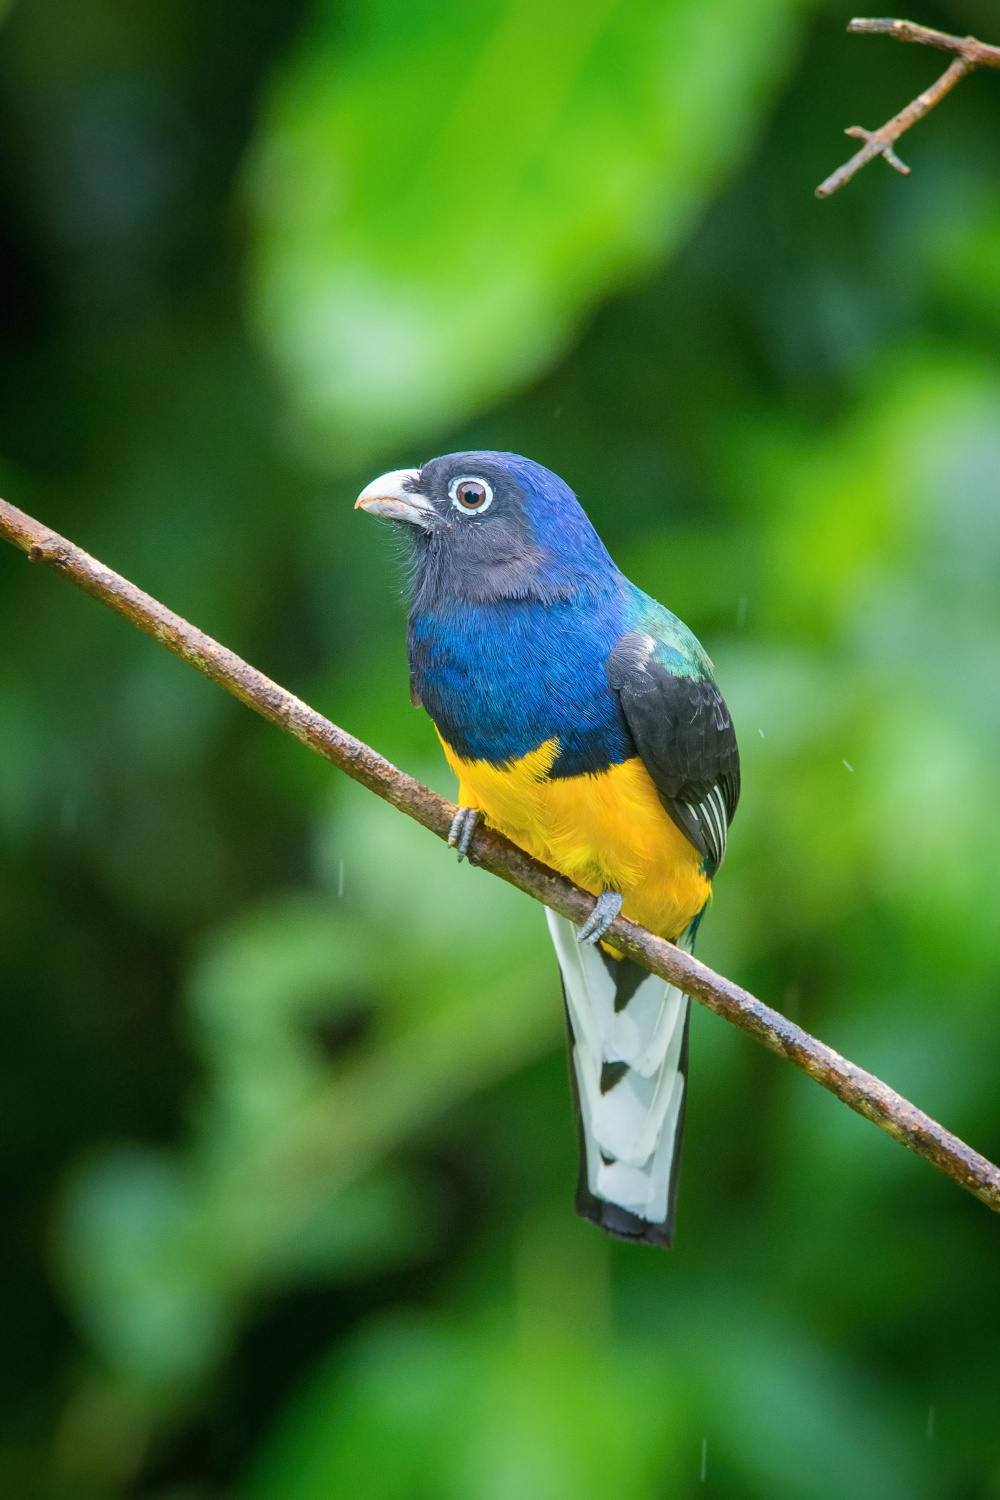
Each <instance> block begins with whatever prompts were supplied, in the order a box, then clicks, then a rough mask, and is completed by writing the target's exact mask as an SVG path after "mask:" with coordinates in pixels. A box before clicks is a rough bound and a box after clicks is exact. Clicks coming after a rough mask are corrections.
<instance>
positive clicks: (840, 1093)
mask: <svg viewBox="0 0 1000 1500" xmlns="http://www.w3.org/2000/svg"><path fill="white" fill-rule="evenodd" d="M0 537H3V538H4V539H5V540H6V541H8V542H11V543H12V544H13V545H14V546H15V547H18V548H20V550H21V551H22V552H27V554H28V556H29V558H30V559H31V561H32V562H41V563H44V564H45V565H46V566H47V567H49V568H51V569H52V570H53V571H54V572H56V573H61V574H62V575H63V576H64V577H66V578H68V579H70V581H71V582H72V583H75V584H76V585H77V587H78V588H81V589H83V591H84V592H85V593H87V594H90V595H91V596H92V597H93V598H94V599H97V600H99V602H100V603H102V604H106V605H107V606H108V608H109V609H113V610H114V611H115V612H116V613H117V614H120V615H123V616H124V618H125V619H126V620H129V621H130V622H131V623H132V624H133V625H135V626H137V627H138V628H139V629H140V630H142V631H144V632H145V633H146V635H150V636H152V637H153V639H154V640H157V641H159V642H160V644H161V645H163V646H166V647H167V649H168V650H169V651H173V652H174V654H175V655H176V656H179V657H181V658H182V660H184V661H186V662H188V663H189V664H190V665H191V666H192V667H195V668H196V669H197V670H198V671H199V672H202V673H204V675H205V676H206V677H210V678H211V679H212V681H213V682H217V683H218V684H219V686H220V687H224V688H225V689H226V691H227V692H229V693H232V694H233V696H234V697H236V698H239V700H240V702H241V703H245V704H246V705H247V707H248V708H252V709H254V710H255V711H256V712H257V713H259V714H261V715H263V717H264V718H265V719H268V720H270V722H271V723H272V724H277V725H278V727H279V728H281V729H285V730H287V731H288V733H289V734H293V735H295V737H296V739H299V740H301V741H302V743H303V744H304V745H307V746H308V747H309V749H310V750H315V751H316V753H317V754H318V755H322V756H323V757H324V759H326V760H328V761H329V762H330V763H331V765H334V766H337V767H339V769H340V770H342V771H346V772H347V774H348V776H351V777H353V778H354V780H355V781H360V782H361V784H362V785H363V786H366V787H368V789H369V791H372V792H375V793H376V795H377V796H379V797H383V798H384V799H385V800H386V801H387V802H391V803H392V805H393V806H394V807H397V808H399V810H400V812H404V813H406V814H407V815H408V816H409V817H411V818H415V819H416V821H417V822H418V823H421V824H422V825H423V826H424V828H427V829H429V830H430V831H431V833H435V834H437V836H438V838H440V839H447V837H448V830H449V829H450V827H451V822H452V819H453V817H454V815H455V812H456V809H455V808H454V807H453V806H452V804H451V803H450V802H446V801H445V799H444V798H443V797H439V796H438V795H437V793H436V792H432V791H431V790H430V788H429V787H426V786H423V785H422V784H421V782H419V781H416V780H414V778H413V777H412V776H407V775H406V774H405V773H404V772H402V771H400V770H397V768H396V767H395V766H393V765H391V764H390V763H389V761H387V760H385V759H383V757H382V756H381V755H379V754H378V752H377V751H375V750H372V749H371V748H370V747H369V746H368V745H365V744H364V743H362V741H361V740H357V739H355V738H354V736H353V735H350V734H347V733H345V731H344V730H343V729H338V728H337V726H336V725H335V724H331V723H330V721H329V719H324V718H323V716H322V715H321V714H318V713H316V711H315V710H314V709H312V708H310V707H309V706H308V704H306V703H303V702H302V700H301V699H300V698H296V697H295V696H294V695H293V694H292V693H289V692H287V691H286V690H285V689H284V688H283V687H279V686H278V684H277V683H275V682H272V681H271V680H270V678H268V677H265V676H264V675H263V673H262V672H258V671H256V670H255V668H253V667H251V666H249V665H248V664H247V663H246V662H245V661H243V660H242V659H241V658H240V657H238V656H237V655H236V654H235V653H234V652H232V651H228V650H227V649H226V647H225V646H220V645H219V644H218V642H217V641H213V640H212V639H211V637H210V636H207V635H204V634H202V632H201V631H200V630H197V629H196V628H195V627H194V626H193V625H189V624H188V622H187V621H186V620H183V619H181V617H180V615H175V614H174V613H173V612H172V611H171V610H169V609H166V608H165V607H164V606H163V605H162V604H160V603H159V602H158V601H157V600H156V599H153V598H151V597H150V595H149V594H145V593H143V592H142V590H141V589H138V588H136V586H135V584H133V583H129V581H128V580H127V579H126V578H122V577H121V576H120V575H119V574H118V573H113V572H112V571H111V569H110V568H106V567H105V566H104V564H103V563H100V562H98V561H97V560H96V558H93V557H90V556H89V555H88V554H87V553H86V552H84V551H82V550H81V549H80V548H79V547H76V546H74V545H73V543H72V542H68V541H66V540H65V538H63V537H61V536H58V535H57V534H56V533H55V532H53V531H49V530H48V528H47V527H45V526H43V525H41V523H40V522H38V521H36V520H34V519H33V518H32V517H31V516H27V515H25V514H24V512H23V511H20V510H17V509H16V508H15V507H14V506H13V505H8V504H7V502H6V501H3V500H0ZM470 859H471V860H472V862H473V863H474V864H477V865H480V866H481V867H482V868H483V869H484V870H489V871H490V872H491V873H492V874H494V875H499V876H500V878H501V879H502V880H506V881H508V882H509V883H510V884H511V885H514V886H517V887H518V889H519V890H522V891H524V892H525V893H526V894H527V895H529V896H533V897H534V899H535V900H536V901H541V902H542V903H543V904H544V905H546V906H551V907H552V909H553V910H554V911H557V912H559V913H561V915H562V916H564V917H569V918H570V919H571V920H572V921H574V922H577V923H580V922H583V921H584V920H585V918H586V917H588V916H589V915H590V912H591V910H592V909H593V905H594V898H593V896H590V895H588V894H587V893H586V892H585V891H581V890H580V889H579V888H578V887H577V886H575V885H573V884H571V882H570V881H568V880H565V879H564V878H563V877H562V876H561V875H557V874H556V873H555V871H553V870H549V869H547V868H546V867H545V865H542V864H539V862H538V861H537V860H535V859H532V858H531V856H530V855H528V854H525V853H524V851H523V850H522V849H519V848H517V846H516V845H514V844H511V843H509V842H508V840H507V839H505V838H503V837H502V836H501V835H500V834H498V833H495V832H493V831H492V830H491V829H489V828H483V827H481V826H480V827H479V828H478V829H477V831H476V833H475V836H474V838H473V842H472V847H471V851H470ZM607 940H608V941H609V942H611V943H613V945H614V946H615V947H616V948H618V949H619V950H620V951H621V952H622V953H625V954H627V955H628V957H629V958H634V959H635V960H636V961H637V962H638V963H640V964H642V965H643V966H644V967H645V968H647V969H649V970H651V972H652V973H654V974H659V975H660V976H661V977H662V978H663V979H668V980H670V982H671V983H672V984H676V985H677V986H678V987H679V988H680V989H682V990H683V991H684V992H685V994H688V995H691V996H693V997H694V999H695V1000H698V1001H699V1002H700V1003H701V1004H702V1005H704V1006H706V1007H707V1008H708V1009H709V1010H712V1011H714V1012H715V1014H716V1015H717V1016H722V1017H723V1019H725V1020H727V1021H731V1022H732V1023H733V1025H734V1026H738V1027H739V1028H740V1029H741V1030H742V1031H745V1032H747V1033H748V1035H750V1036H752V1037H753V1038H754V1039H755V1040H756V1041H758V1042H760V1043H761V1044H762V1045H763V1046H765V1047H768V1048H770V1050H771V1051H772V1052H776V1053H777V1054H778V1056H779V1057H784V1058H786V1059H787V1060H788V1061H789V1062H791V1063H794V1064H795V1066H796V1067H797V1068H801V1070H802V1072H803V1073H808V1075H809V1077H810V1078H813V1079H815V1081H816V1082H817V1083H820V1084H822V1085H823V1087H824V1088H825V1089H829V1090H830V1092H831V1093H832V1094H836V1096H837V1098H838V1099H840V1100H842V1102H843V1103H844V1104H847V1105H849V1106H850V1108H851V1109H853V1110H855V1111H856V1112H857V1113H858V1114H859V1115H863V1116H864V1117H865V1119H866V1120H871V1122H872V1123H873V1124H874V1125H878V1126H879V1128H880V1129H882V1130H884V1131H885V1132H886V1133H887V1134H888V1135H891V1136H892V1137H893V1139H894V1140H897V1141H899V1142H901V1144H902V1145H904V1146H908V1147H909V1148H910V1150H911V1151H915V1152H916V1153H917V1155H918V1156H922V1157H924V1158H925V1160H927V1161H929V1162H930V1163H931V1164H932V1165H933V1166H935V1167H937V1168H938V1170H939V1171H941V1172H945V1173H947V1175H948V1176H949V1177H953V1178H954V1179H955V1181H956V1182H957V1183H959V1185H960V1186H961V1187H963V1188H965V1189H966V1191H968V1192H970V1193H973V1194H974V1195H975V1196H976V1197H977V1198H979V1199H980V1200H981V1201H982V1202H983V1203H985V1204H986V1205H987V1207H989V1208H991V1209H993V1211H994V1213H1000V1168H998V1167H996V1166H994V1165H993V1163H992V1162H990V1161H987V1159H986V1158H985V1157H984V1156H980V1155H979V1153H978V1152H976V1151H973V1150H972V1148H971V1147H970V1146H967V1145H966V1144H965V1142H964V1141H961V1140H959V1138H958V1137H957V1136H954V1135H952V1134H951V1133H950V1132H949V1131H947V1130H945V1129H943V1128H942V1126H940V1125H938V1124H937V1122H936V1121H934V1120H932V1119H931V1118H930V1117H929V1116H928V1115H925V1114H924V1113H923V1112H922V1111H921V1110H919V1109H917V1108H916V1107H915V1106H914V1105H912V1104H911V1103H910V1102H909V1100H907V1099H904V1098H903V1097H902V1096H901V1095H900V1094H897V1093H895V1092H894V1090H892V1089H890V1088H889V1087H888V1086H887V1085H886V1084H884V1083H882V1082H881V1080H880V1079H878V1078H875V1077H874V1076H873V1075H872V1074H871V1073H866V1072H865V1071H864V1070H863V1069H862V1068H859V1067H856V1066H855V1064H854V1063H852V1062H849V1061H848V1060H847V1059H846V1058H844V1057H841V1056H840V1054H839V1053H837V1052H834V1051H833V1049H832V1048H831V1047H827V1046H826V1045H825V1043H823V1042H820V1041H817V1039H816V1038H815V1037H812V1036H810V1035H809V1033H808V1032H806V1031H803V1030H802V1029H801V1028H800V1027H798V1026H796V1025H794V1023H793V1022H791V1021H789V1020H788V1019H787V1018H786V1017H785V1016H783V1015H781V1014H780V1013H779V1012H778V1011H775V1010H771V1009H770V1008H769V1007H768V1006H766V1005H764V1004H763V1002H762V1001H760V1000H758V999H756V997H755V996H753V995H751V994H750V993H749V992H748V991H747V990H744V989H741V988H740V986H739V985H737V984H733V983H732V981H731V980H729V979H724V978H723V977H722V976H721V975H720V974H715V973H713V971H712V970H711V969H709V968H707V967H706V965H705V964H702V963H699V962H698V960H697V959H696V958H691V957H690V956H689V955H688V954H686V953H682V952H681V950H680V949H679V948H676V947H674V945H673V944H672V943H668V942H665V941H664V939H663V938H659V937H655V936H654V935H653V934H652V933H651V932H647V931H646V929H645V928H644V927H639V926H638V925H637V924H636V923H635V922H630V921H628V920H626V919H625V918H624V917H619V918H618V919H617V920H616V921H615V922H614V923H613V924H612V926H611V927H610V928H609V929H608V932H607Z"/></svg>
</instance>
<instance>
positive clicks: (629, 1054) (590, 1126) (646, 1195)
mask: <svg viewBox="0 0 1000 1500" xmlns="http://www.w3.org/2000/svg"><path fill="white" fill-rule="evenodd" d="M545 915H546V917H547V919H548V924H549V931H550V933H551V934H552V941H553V943H554V944H555V950H556V955H557V957H558V959H559V969H560V972H561V974H562V982H563V993H564V995H565V998H566V1014H567V1019H568V1022H569V1041H570V1051H571V1065H570V1073H571V1077H572V1079H573V1084H574V1092H575V1095H576V1103H577V1109H578V1114H579V1125H580V1180H579V1184H578V1186H577V1194H576V1207H577V1212H578V1213H580V1214H581V1215H582V1216H583V1217H584V1218H585V1219H592V1220H593V1221H594V1223H596V1224H600V1225H601V1227H602V1228H603V1229H606V1230H607V1231H608V1232H609V1233H610V1234H614V1235H618V1236H619V1237H620V1238H622V1239H629V1240H641V1241H646V1242H647V1243H649V1244H654V1245H665V1246H669V1245H670V1244H671V1242H672V1240H673V1233H674V1210H675V1204H676V1199H677V1178H678V1171H679V1167H680V1151H681V1136H682V1133H683V1129H684V1103H685V1095H686V1091H687V1062H688V1024H689V1018H690V1012H691V1002H690V1000H689V999H688V997H687V996H686V995H683V994H682V993H681V991H680V990H678V989H676V988H675V987H674V986H673V985H672V984H668V983H667V982H666V980H664V979H660V978H659V977H658V976H657V975H655V974H650V973H648V972H647V970H645V969H643V968H642V967H641V966H640V965H639V964H636V963H633V962H632V960H631V959H627V958H621V959H615V958H612V957H611V956H610V955H609V954H607V953H605V952H604V950H603V949H602V948H601V947H600V946H598V947H591V946H590V945H589V944H580V943H579V942H577V932H578V929H577V928H576V927H575V926H574V925H573V923H572V922H569V921H567V920H566V918H565V917H560V916H557V914H556V913H555V912H553V911H549V910H548V909H546V912H545ZM679 946H681V947H684V948H685V949H686V951H688V952H689V951H690V947H689V945H688V944H686V943H684V942H682V943H681V944H679Z"/></svg>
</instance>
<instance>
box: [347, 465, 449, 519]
mask: <svg viewBox="0 0 1000 1500" xmlns="http://www.w3.org/2000/svg"><path fill="white" fill-rule="evenodd" d="M419 479H420V470H419V469H393V470H392V471H391V473H389V474H381V475H380V476H379V477H378V479H373V480H372V482H371V484H367V485H365V487H364V489H363V490H362V491H361V494H360V495H359V496H358V498H357V500H356V501H355V502H354V509H355V510H366V511H368V513H369V514H370V515H373V516H386V517H387V518H388V519H389V520H390V521H405V522H406V524H407V525H408V526H422V527H423V528H424V530H425V531H426V530H429V528H430V527H431V525H432V524H433V518H434V507H433V505H431V502H430V501H429V500H428V499H427V497H426V496H425V495H421V494H420V493H419V492H418V491H417V490H416V489H414V488H412V486H415V485H416V484H417V482H418V480H419ZM407 486H411V488H407Z"/></svg>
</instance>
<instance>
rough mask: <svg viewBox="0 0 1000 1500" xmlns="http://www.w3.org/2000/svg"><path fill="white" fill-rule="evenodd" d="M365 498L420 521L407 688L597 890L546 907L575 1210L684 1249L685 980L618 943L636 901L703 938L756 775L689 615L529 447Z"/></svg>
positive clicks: (554, 859)
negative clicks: (601, 529) (575, 1156)
mask: <svg viewBox="0 0 1000 1500" xmlns="http://www.w3.org/2000/svg"><path fill="white" fill-rule="evenodd" d="M355 508H356V509H357V508H360V509H361V510H364V511H366V512H368V513H369V514H371V515H374V516H380V517H383V518H387V519H388V520H391V521H393V522H395V523H397V525H399V526H400V527H402V528H405V531H406V533H407V534H408V535H409V537H410V539H411V541H412V554H413V576H412V602H411V605H410V612H409V618H408V624H407V654H408V658H409V668H410V697H411V700H412V701H413V703H414V704H415V705H416V706H417V707H421V706H422V707H423V708H424V709H425V710H426V711H427V713H428V714H429V715H430V717H431V719H432V721H433V723H434V727H435V729H436V731H437V735H438V738H439V739H440V741H441V745H442V747H443V750H444V754H445V756H446V758H447V760H448V762H449V763H450V765H451V767H452V769H453V770H454V772H455V774H456V775H457V777H458V798H457V805H458V811H457V813H456V814H455V818H454V822H453V823H452V826H451V831H450V834H449V838H448V842H449V844H450V845H451V846H452V847H453V848H455V849H456V850H457V853H458V858H459V860H461V859H463V858H464V857H465V856H466V854H468V852H469V848H470V843H471V841H472V838H473V835H474V832H475V829H476V827H477V825H478V823H479V822H480V821H481V820H482V821H484V822H485V823H486V825H487V826H488V827H490V828H494V829H497V830H499V832H501V833H502V834H504V835H506V837H507V838H509V839H510V840H512V841H513V843H515V844H517V845H518V846H519V847H520V848H522V849H524V850H526V851H527V852H528V853H529V854H532V855H534V856H535V857H536V858H537V859H539V860H541V861H543V862H544V863H545V864H547V865H549V866H551V867H552V868H554V869H556V870H558V871H559V872H560V873H561V874H563V875H565V876H567V877H568V878H569V879H570V880H573V881H575V882H576V884H577V885H579V886H581V887H583V889H584V890H586V891H589V892H590V893H591V894H592V895H593V896H594V897H595V898H596V900H595V904H594V908H593V911H592V913H591V915H590V916H589V918H588V920H587V921H586V922H585V923H583V924H582V925H580V926H579V927H577V926H576V925H574V924H573V923H572V922H570V921H569V920H568V919H566V918H565V917H562V916H560V915H558V914H557V913H555V912H553V911H551V910H549V909H548V908H546V919H547V921H548V926H549V930H550V933H551V936H552V940H553V944H554V946H555V950H556V956H557V959H558V963H559V970H560V974H561V978H562V985H563V997H564V1002H565V1012H566V1019H567V1031H568V1042H569V1050H570V1082H571V1086H572V1092H573V1096H574V1103H575V1107H576V1114H577V1122H578V1134H579V1141H580V1172H579V1179H578V1183H577V1189H576V1209H577V1212H578V1213H579V1214H580V1215H581V1216H582V1217H583V1218H585V1219H590V1220H591V1221H593V1222H594V1223H596V1224H598V1225H599V1226H600V1227H601V1228H603V1229H604V1230H606V1231H607V1232H608V1233H609V1234H611V1235H614V1236H616V1237H618V1238H620V1239H625V1240H630V1241H633V1242H640V1243H646V1244H652V1245H661V1246H664V1247H669V1246H670V1245H671V1244H672V1243H673V1238H674V1228H675V1219H676V1204H677V1188H678V1180H679V1169H680V1148H681V1139H682V1135H683V1126H684V1110H685V1103H686V1096H687V1073H688V1032H689V1021H690V1000H689V999H688V998H687V996H685V995H683V994H681V992H680V991H679V990H678V989H676V988H675V987H674V986H672V985H670V984H668V983H667V982H666V981H665V980H663V979H661V978H659V977H658V976H656V975H652V974H650V973H649V972H648V971H647V970H645V969H643V968H642V967H641V966H640V965H639V964H637V963H635V962H634V961H632V960H630V959H628V958H625V957H622V956H620V955H619V954H618V953H617V952H616V951H615V950H614V949H613V947H612V946H611V945H610V944H606V943H603V942H602V939H603V938H604V935H605V933H606V932H607V929H608V927H609V926H610V925H611V923H612V922H613V921H614V919H615V917H616V916H617V915H618V914H619V913H623V914H624V915H625V916H626V917H629V918H631V919H632V920H633V921H635V922H638V923H640V924H641V925H642V926H644V927H646V928H648V929H649V930H650V931H652V932H654V933H656V934H658V935H659V936H660V937H663V938H666V939H668V940H669V941H670V942H673V943H676V944H677V945H678V946H680V947H681V948H683V949H685V950H686V951H687V952H691V951H692V948H693V945H694V939H695V935H696V933H697V931H698V925H699V923H700V922H701V919H702V916H703V915H704V912H705V909H706V907H707V905H708V903H709V900H710V897H711V893H712V881H713V878H714V876H715V874H716V872H717V871H718V869H719V867H720V866H721V864H722V862H723V859H724V858H725V854H726V842H727V836H728V831H729V825H730V824H731V823H732V820H733V816H734V814H735V812H736V806H737V802H738V801H739V794H740V762H739V750H738V746H737V741H736V733H735V730H734V727H733V722H732V717H731V715H730V713H729V710H728V708H727V707H726V704H725V701H724V700H723V698H722V695H721V693H720V692H719V689H718V687H717V686H716V683H715V681H714V677H713V670H714V669H713V666H712V663H711V661H710V660H709V657H708V656H707V654H706V652H705V651H704V649H703V648H702V646H701V645H700V644H699V642H698V640H697V639H696V638H695V636H694V635H693V634H692V632H691V631H690V630H689V629H688V628H687V626H686V625H684V624H683V623H682V622H681V620H679V619H678V617H677V616H676V615H674V614H672V613H671V612H670V610H668V609H666V608H664V606H663V605H661V604H659V603H657V601H656V600H655V599H653V598H651V597H650V595H648V594H646V593H644V592H643V591H642V590H641V589H640V588H638V587H637V586H636V585H635V584H633V583H632V582H630V580H629V579H628V578H626V577H625V575H624V574H623V573H622V572H620V571H619V569H618V568H617V567H616V566H615V564H614V562H613V561H612V559H611V556H610V554H609V553H608V551H607V549H606V547H605V546H604V543H603V542H602V541H601V539H600V537H599V536H598V535H597V532H596V530H595V529H594V527H593V525H592V524H591V522H590V520H589V519H588V517H587V515H586V513H585V511H584V509H583V507H582V506H581V504H580V502H579V500H578V499H577V497H576V495H575V494H574V492H573V491H572V490H571V489H570V487H569V486H568V485H567V484H566V483H565V482H564V481H563V480H562V479H560V478H559V476H558V475H557V474H555V473H553V472H552V471H551V470H550V469H547V468H545V467H543V466H542V465H541V464H539V463H536V462H534V461H533V460H531V459H528V458H523V457H521V456H520V455H519V454H515V453H502V452H491V451H473V452H464V453H450V454H445V455H444V456H442V457H439V458H434V459H431V460H430V461H429V462H427V463H425V464H423V465H422V466H421V467H420V468H412V469H394V470H392V471H391V472H389V473H386V474H382V475H380V476H379V477H378V478H377V479H374V480H373V481H372V482H371V483H370V484H368V485H366V487H365V488H364V489H363V490H362V491H361V494H360V495H359V496H358V499H357V501H356V506H355Z"/></svg>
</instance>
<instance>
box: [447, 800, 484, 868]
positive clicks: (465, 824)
mask: <svg viewBox="0 0 1000 1500" xmlns="http://www.w3.org/2000/svg"><path fill="white" fill-rule="evenodd" d="M479 817H480V813H479V809H478V807H460V808H459V809H458V812H457V813H456V814H455V816H454V818H453V819H452V824H451V828H450V829H449V831H448V848H449V849H457V850H458V862H459V864H461V863H462V860H463V859H464V858H465V856H466V855H467V854H468V852H469V845H470V844H471V842H472V835H473V834H474V833H475V831H476V824H477V823H478V822H479Z"/></svg>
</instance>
